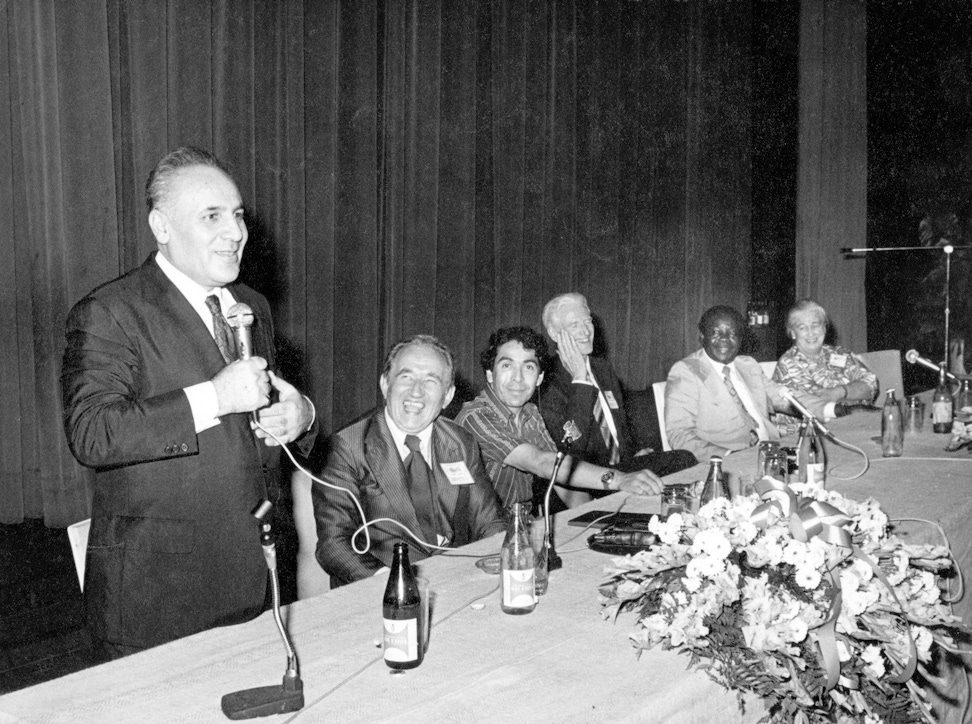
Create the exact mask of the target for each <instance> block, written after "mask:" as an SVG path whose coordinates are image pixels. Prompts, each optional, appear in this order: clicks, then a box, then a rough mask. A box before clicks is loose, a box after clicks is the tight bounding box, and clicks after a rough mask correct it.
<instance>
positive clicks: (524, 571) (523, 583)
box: [500, 503, 537, 615]
mask: <svg viewBox="0 0 972 724" xmlns="http://www.w3.org/2000/svg"><path fill="white" fill-rule="evenodd" d="M524 511H525V508H524V506H523V504H522V503H513V505H512V506H511V507H510V522H509V527H508V528H507V529H506V538H505V539H504V540H503V548H502V549H501V550H500V570H501V572H502V581H501V588H502V594H501V595H502V599H501V603H500V605H501V607H502V609H503V613H510V614H514V615H519V614H524V613H531V612H532V611H533V609H535V608H536V607H537V590H536V583H535V582H534V577H535V574H536V560H535V558H534V553H533V546H531V545H530V533H529V531H530V527H529V524H528V523H527V522H526V520H525V517H526V516H525V512H524Z"/></svg>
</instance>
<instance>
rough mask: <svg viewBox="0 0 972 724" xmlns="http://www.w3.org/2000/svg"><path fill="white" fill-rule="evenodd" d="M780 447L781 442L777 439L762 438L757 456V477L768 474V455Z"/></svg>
mask: <svg viewBox="0 0 972 724" xmlns="http://www.w3.org/2000/svg"><path fill="white" fill-rule="evenodd" d="M779 449H780V444H779V443H778V442H776V441H775V440H762V441H761V442H760V443H759V448H758V450H759V452H758V457H757V458H756V478H757V479H759V478H762V477H763V476H764V475H766V474H767V473H766V455H767V454H768V453H771V452H773V451H775V450H779Z"/></svg>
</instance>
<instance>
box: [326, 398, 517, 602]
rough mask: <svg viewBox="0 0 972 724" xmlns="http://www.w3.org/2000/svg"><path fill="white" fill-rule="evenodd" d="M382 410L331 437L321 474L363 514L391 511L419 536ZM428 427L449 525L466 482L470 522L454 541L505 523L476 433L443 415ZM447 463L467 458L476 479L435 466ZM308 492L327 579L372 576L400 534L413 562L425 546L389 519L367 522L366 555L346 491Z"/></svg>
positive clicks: (386, 515) (381, 515) (483, 534)
mask: <svg viewBox="0 0 972 724" xmlns="http://www.w3.org/2000/svg"><path fill="white" fill-rule="evenodd" d="M384 411H385V407H384V405H380V406H379V407H377V408H376V409H375V410H373V411H372V412H370V413H368V414H367V415H366V416H365V417H362V418H361V419H359V420H357V421H356V422H353V423H352V424H351V425H349V426H348V427H346V428H344V429H343V430H341V431H339V432H337V433H335V434H334V435H333V436H332V437H331V443H330V445H331V448H330V454H329V456H328V461H327V466H326V468H325V469H324V471H323V473H322V474H321V479H322V480H325V481H327V482H328V483H330V484H331V485H336V486H338V487H339V488H343V489H344V490H348V491H350V492H351V493H352V494H354V495H355V496H356V497H357V498H358V500H360V501H361V506H362V507H363V508H364V514H365V516H366V517H367V519H368V520H374V519H375V518H392V519H394V520H397V521H399V522H400V523H402V524H403V525H405V526H407V527H408V528H409V529H410V530H411V531H412V532H414V533H415V534H416V535H418V536H419V537H420V538H421V536H422V533H421V527H420V525H419V521H418V518H417V516H416V515H415V508H414V506H413V505H412V501H411V498H410V497H409V494H408V488H407V482H406V477H405V475H406V473H405V465H404V464H403V462H402V459H401V456H400V455H399V454H398V450H397V449H396V447H395V441H394V439H393V438H392V436H391V432H390V431H389V429H388V423H387V422H386V421H385V412H384ZM433 426H434V427H433V431H432V460H430V461H428V462H429V467H431V468H432V472H433V474H434V478H435V482H436V485H437V487H438V501H439V505H440V507H441V508H442V511H443V512H444V513H445V516H446V517H447V518H448V519H449V520H450V521H451V522H452V523H453V525H455V523H456V521H457V519H459V518H460V516H461V513H462V511H460V510H458V509H457V505H458V501H459V500H460V490H459V489H460V487H465V488H467V489H468V498H467V500H468V504H467V506H466V511H465V516H464V519H465V520H466V521H468V523H469V538H470V539H469V540H468V541H456V543H459V544H461V543H467V542H471V541H474V540H479V539H480V538H485V537H486V536H489V535H492V534H493V533H498V532H500V531H502V530H504V528H505V523H504V522H503V517H502V510H501V509H500V502H499V498H497V497H496V492H495V491H494V490H493V486H492V485H491V484H490V482H489V477H488V476H487V474H486V468H485V467H484V466H483V463H482V459H481V458H480V454H479V447H478V446H477V445H476V442H475V440H474V439H473V437H472V436H471V435H470V434H469V433H468V432H467V431H466V430H464V429H462V428H461V427H459V426H458V425H456V424H455V423H454V422H452V420H448V419H446V418H444V417H441V416H440V417H439V418H438V419H436V420H435V422H434V423H433ZM450 462H463V463H465V465H466V467H467V468H468V470H469V472H470V474H471V475H472V477H473V480H474V481H475V483H473V484H472V485H468V486H458V485H452V484H451V483H450V482H449V479H448V478H447V477H446V475H445V473H444V472H443V471H442V469H441V468H440V467H439V464H440V463H450ZM312 492H313V498H314V515H315V517H316V519H317V560H318V562H319V563H320V564H321V567H322V568H323V569H324V570H325V571H327V572H328V573H329V574H330V575H331V581H332V584H338V585H340V584H344V583H350V582H351V581H357V580H360V579H362V578H366V577H368V576H370V575H373V574H374V572H375V571H377V570H378V569H380V568H381V567H382V566H389V565H391V559H392V548H393V546H394V544H395V543H396V542H397V541H398V540H405V541H406V542H407V543H408V544H409V558H410V560H411V561H412V562H413V563H414V562H415V561H417V560H422V559H423V558H425V557H427V555H428V553H427V552H426V551H425V550H424V549H422V548H421V547H419V545H418V544H417V543H416V542H415V541H414V540H412V539H411V538H410V537H409V536H408V534H407V533H405V532H404V531H403V530H402V529H401V528H399V527H398V526H396V525H391V524H388V523H379V524H378V525H375V526H371V528H370V531H371V549H370V550H369V551H368V552H367V553H365V554H358V553H355V551H354V550H353V549H352V547H351V536H352V534H353V533H354V531H355V530H356V529H357V528H358V527H359V526H360V525H361V523H362V521H361V514H360V513H359V512H358V509H357V507H356V506H355V505H354V502H353V501H352V500H351V496H350V495H348V494H347V493H344V492H341V491H339V490H334V489H332V488H328V487H325V486H323V485H320V484H316V485H314V487H313V488H312ZM453 537H454V536H453ZM355 543H356V544H357V547H358V548H359V549H360V548H363V547H364V545H365V537H364V534H363V533H362V534H361V535H359V536H358V537H357V538H356V540H355Z"/></svg>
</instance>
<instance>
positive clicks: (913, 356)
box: [905, 349, 959, 382]
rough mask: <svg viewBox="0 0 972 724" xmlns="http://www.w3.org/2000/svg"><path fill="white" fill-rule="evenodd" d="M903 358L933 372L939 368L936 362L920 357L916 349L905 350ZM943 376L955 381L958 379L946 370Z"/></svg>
mask: <svg viewBox="0 0 972 724" xmlns="http://www.w3.org/2000/svg"><path fill="white" fill-rule="evenodd" d="M905 359H906V360H908V361H909V362H910V363H911V364H915V363H918V364H920V365H921V366H922V367H927V368H928V369H930V370H934V371H935V372H938V371H939V370H940V368H939V366H938V365H937V364H935V363H934V362H932V361H931V360H930V359H925V358H924V357H922V356H921V355H920V354H918V350H916V349H909V350H908V351H907V352H905ZM945 376H946V377H948V378H949V379H950V380H953V381H955V382H958V381H959V379H958V377H956V376H955V375H953V374H952V373H951V372H949V371H948V370H945Z"/></svg>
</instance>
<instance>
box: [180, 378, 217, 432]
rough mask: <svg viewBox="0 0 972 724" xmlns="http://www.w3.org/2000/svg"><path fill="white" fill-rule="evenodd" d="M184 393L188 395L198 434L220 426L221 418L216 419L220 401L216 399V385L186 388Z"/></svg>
mask: <svg viewBox="0 0 972 724" xmlns="http://www.w3.org/2000/svg"><path fill="white" fill-rule="evenodd" d="M182 391H183V392H185V393H186V398H188V400H189V407H190V409H191V410H192V422H193V424H194V425H195V426H196V433H200V432H202V431H203V430H208V429H209V428H211V427H216V425H218V424H219V418H218V417H216V413H217V412H219V400H217V399H216V385H214V384H213V383H212V381H207V382H200V383H199V384H198V385H192V386H190V387H184V388H183V390H182Z"/></svg>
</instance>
